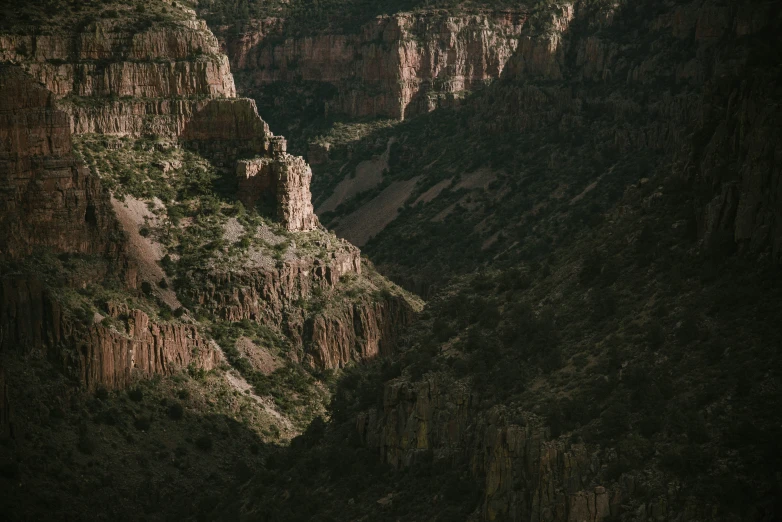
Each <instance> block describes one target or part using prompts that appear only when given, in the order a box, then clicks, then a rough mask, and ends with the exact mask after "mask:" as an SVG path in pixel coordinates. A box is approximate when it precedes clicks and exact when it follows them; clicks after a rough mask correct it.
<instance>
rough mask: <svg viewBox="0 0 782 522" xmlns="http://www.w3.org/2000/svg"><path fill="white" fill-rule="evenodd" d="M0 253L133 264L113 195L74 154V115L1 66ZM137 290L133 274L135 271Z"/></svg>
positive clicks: (32, 83) (19, 74)
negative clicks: (43, 251) (45, 253)
mask: <svg viewBox="0 0 782 522" xmlns="http://www.w3.org/2000/svg"><path fill="white" fill-rule="evenodd" d="M0 172H1V173H2V174H0V176H1V177H0V194H1V195H2V197H0V255H2V256H3V257H4V258H7V259H15V258H20V257H23V256H25V255H29V254H30V253H32V251H33V250H34V249H35V248H37V247H50V248H53V249H55V250H57V251H59V252H67V253H79V254H97V255H106V256H109V257H112V258H114V259H115V260H116V262H117V263H118V264H119V266H118V268H121V267H122V265H124V264H126V261H125V260H124V259H123V257H124V246H123V244H122V241H121V234H120V233H119V230H120V229H119V225H118V223H117V221H116V219H115V217H114V215H113V212H112V210H111V205H110V202H109V196H108V193H106V192H105V191H103V190H102V189H101V186H100V183H99V182H98V180H97V178H96V177H95V176H92V175H90V173H89V171H88V170H87V169H86V168H85V167H84V166H83V165H80V164H79V163H78V162H77V161H76V159H75V158H74V156H73V155H72V153H71V132H70V129H69V127H68V115H67V114H66V113H64V112H63V111H60V110H58V109H57V108H56V107H55V106H54V101H53V97H52V95H51V93H50V92H48V91H47V90H46V89H45V88H44V87H42V86H40V85H39V84H37V83H36V82H35V81H34V80H32V78H30V77H29V76H27V75H26V74H25V73H24V72H22V71H21V70H19V69H18V68H15V67H5V66H0ZM129 278H130V282H131V286H132V285H133V281H132V279H133V275H132V270H131V272H130V273H129Z"/></svg>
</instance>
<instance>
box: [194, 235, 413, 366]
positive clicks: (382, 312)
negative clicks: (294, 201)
mask: <svg viewBox="0 0 782 522" xmlns="http://www.w3.org/2000/svg"><path fill="white" fill-rule="evenodd" d="M324 241H325V242H328V241H329V240H324ZM323 247H324V248H326V249H328V251H330V252H331V253H329V254H328V255H327V256H325V257H324V258H318V257H312V256H302V255H299V254H296V253H295V252H294V253H292V254H288V255H286V256H285V258H284V259H283V260H281V261H280V262H278V263H268V262H265V261H263V260H261V262H260V263H258V264H254V263H249V264H246V265H245V266H243V267H242V269H241V270H233V271H221V270H218V269H214V270H211V271H209V272H207V273H202V274H194V275H193V277H194V278H196V284H194V285H191V286H190V287H189V288H188V289H187V290H186V291H185V295H186V298H187V299H188V300H189V301H190V302H193V303H194V304H195V305H197V306H199V307H201V308H202V309H204V310H207V311H209V313H211V314H214V315H215V316H217V317H219V318H221V319H223V320H226V321H229V322H236V321H242V320H244V319H249V320H251V321H256V322H259V323H261V324H265V325H269V326H274V327H275V328H277V329H278V330H279V331H281V332H283V333H284V334H285V336H286V337H287V338H288V339H289V340H290V342H291V344H292V345H293V347H294V349H295V353H296V356H295V357H296V358H297V359H299V360H300V361H302V362H304V363H305V364H307V365H308V366H311V367H316V368H340V367H343V366H345V365H346V364H348V363H349V362H352V361H360V360H364V359H371V358H374V357H376V356H377V355H380V354H388V353H391V351H392V350H393V348H394V344H395V342H396V338H397V336H398V333H399V330H400V329H402V328H403V327H404V326H405V325H407V324H409V323H410V322H412V320H413V318H414V316H415V313H416V312H417V311H418V306H417V304H416V303H413V302H411V301H409V300H408V299H406V298H405V297H403V296H402V295H397V294H392V293H387V294H384V293H381V294H378V295H375V294H374V292H376V291H379V288H378V287H376V286H373V284H372V283H370V284H369V287H368V289H367V288H364V287H361V289H360V291H359V290H357V291H356V294H357V295H355V296H352V297H351V296H348V295H346V294H345V293H344V291H342V288H343V287H344V286H345V285H346V284H350V282H355V281H358V282H359V283H361V282H363V281H365V278H366V274H365V273H364V272H363V271H362V267H361V256H360V252H359V251H358V249H357V248H355V247H353V246H352V245H350V244H349V243H346V242H344V240H341V241H340V242H339V244H337V245H330V244H323ZM362 284H363V283H362ZM370 291H371V292H373V293H369V292H370ZM307 302H318V303H320V304H317V305H313V306H315V309H313V310H310V311H308V310H306V309H305V306H304V305H302V304H301V303H307Z"/></svg>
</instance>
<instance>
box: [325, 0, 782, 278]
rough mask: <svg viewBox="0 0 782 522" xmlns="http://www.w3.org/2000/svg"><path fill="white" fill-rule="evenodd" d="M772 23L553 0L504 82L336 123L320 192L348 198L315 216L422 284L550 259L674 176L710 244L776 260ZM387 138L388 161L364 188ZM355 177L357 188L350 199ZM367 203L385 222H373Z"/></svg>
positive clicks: (525, 35)
mask: <svg viewBox="0 0 782 522" xmlns="http://www.w3.org/2000/svg"><path fill="white" fill-rule="evenodd" d="M778 26H779V11H778V10H777V9H776V7H775V6H772V5H767V4H757V5H756V4H755V3H745V4H741V5H738V4H731V5H728V4H726V3H720V2H680V3H676V4H671V5H665V6H662V5H660V6H653V5H651V3H646V2H628V3H626V4H621V5H612V4H610V3H608V2H587V1H582V2H573V3H567V4H563V5H561V6H558V5H552V6H551V8H550V9H548V10H546V11H542V12H541V13H538V14H536V15H535V16H534V17H531V18H530V19H529V20H528V21H527V22H526V25H525V26H524V28H523V29H522V32H521V36H520V38H519V43H518V46H517V48H516V52H515V53H514V54H513V55H512V56H511V57H510V58H509V59H508V61H507V63H506V66H505V68H504V71H503V75H502V78H501V79H500V81H497V82H494V83H493V84H492V85H491V86H490V87H488V88H487V89H484V90H483V91H481V92H479V93H476V94H475V95H473V96H470V97H468V98H467V100H466V101H465V103H464V104H462V106H461V107H460V108H459V109H454V110H448V109H445V110H442V111H435V112H433V113H431V114H428V115H423V116H422V117H420V118H415V119H412V120H410V121H407V122H403V123H401V124H397V125H393V126H390V127H378V128H377V129H375V130H372V131H370V132H367V133H365V135H363V136H361V137H359V138H357V139H352V140H345V139H342V143H340V137H339V134H340V133H343V134H344V131H343V130H342V129H338V128H335V129H334V130H333V131H330V133H327V134H325V135H324V136H323V137H322V139H321V141H323V142H327V143H330V144H331V145H332V146H331V147H330V150H329V152H328V158H330V159H328V160H327V161H326V162H324V163H321V164H319V165H318V166H317V168H316V179H317V182H316V183H314V186H313V194H314V198H315V202H316V207H319V206H320V204H323V203H324V202H326V201H328V202H332V201H335V200H336V201H339V204H338V205H336V206H335V205H330V206H329V207H328V212H321V215H320V218H321V220H322V222H323V223H324V224H325V225H326V226H328V227H331V228H334V229H335V230H337V231H344V232H343V233H345V234H349V235H346V236H345V237H347V238H348V239H351V238H358V237H368V234H369V235H373V236H374V238H373V239H372V240H371V241H369V242H367V243H366V244H364V245H363V246H362V248H363V249H364V251H365V252H366V253H367V254H368V255H369V256H370V257H371V258H372V259H373V260H374V261H375V262H376V263H377V264H378V266H379V267H380V268H381V270H383V271H384V273H386V274H388V275H391V276H392V277H394V278H396V280H397V281H398V282H403V283H404V284H406V285H409V287H410V288H416V289H417V290H419V291H422V292H425V291H427V290H426V289H425V288H424V286H426V285H430V284H431V283H433V282H436V280H437V279H439V278H440V277H439V275H438V274H444V273H449V272H450V271H462V270H466V271H470V270H471V269H472V268H473V267H474V266H475V265H476V263H492V262H493V261H492V260H494V259H497V258H498V256H500V258H501V259H506V260H507V261H508V262H512V260H514V259H538V258H540V256H542V255H545V252H546V251H550V249H551V248H552V246H553V245H555V244H558V243H559V242H560V241H562V240H564V238H566V237H567V236H568V235H569V234H571V233H572V232H573V231H574V227H575V226H576V225H577V224H578V223H594V222H598V221H599V220H600V219H602V217H601V216H604V215H605V211H606V210H607V209H609V208H611V206H612V205H613V204H615V202H616V201H617V200H618V198H619V197H620V196H621V194H622V192H623V190H624V189H625V187H626V186H627V185H629V184H632V183H636V182H638V180H640V179H643V178H649V177H650V176H651V175H652V174H653V173H655V172H656V171H658V170H664V171H668V172H675V173H676V174H677V176H678V177H679V179H680V181H681V183H682V186H687V187H688V190H690V191H691V192H690V193H691V194H697V200H698V201H697V202H696V203H695V206H696V207H697V209H696V210H695V212H694V214H693V216H692V217H691V218H688V219H690V220H691V221H693V222H694V223H696V225H695V227H696V228H697V229H698V231H699V232H698V233H699V238H700V239H702V240H704V241H703V246H705V247H706V248H712V246H715V245H716V246H717V248H723V247H727V248H728V249H730V248H734V249H735V248H738V249H740V250H742V251H744V252H747V253H749V254H750V255H753V256H755V255H759V256H763V255H766V254H769V255H771V256H772V257H774V258H776V259H779V254H778V250H779V247H778V232H777V231H778V224H777V223H776V221H777V218H776V217H774V215H775V210H773V209H774V208H776V207H778V205H779V201H778V195H777V194H778V189H777V187H778V182H777V181H775V180H777V179H778V177H779V173H778V166H777V163H776V162H773V161H771V158H773V157H775V155H778V147H779V145H778V144H779V136H778V134H777V131H776V129H775V128H773V125H771V123H770V122H772V121H774V120H775V118H776V115H777V113H778V110H779V100H780V92H779V87H778V85H777V83H778V82H776V80H775V78H776V76H777V75H778V50H777V48H776V47H773V46H772V47H769V46H768V45H767V44H766V42H767V41H768V39H769V38H771V37H772V35H773V34H775V32H776V31H777V30H778ZM630 34H635V35H638V37H631V36H630ZM392 139H393V140H394V142H393V143H394V144H393V147H392V150H391V154H390V156H389V161H388V167H387V171H386V172H385V173H384V175H383V176H382V177H381V176H376V177H374V178H372V180H371V183H370V182H367V184H368V186H367V185H361V183H360V181H361V179H362V174H363V171H362V169H363V168H364V165H365V164H366V163H365V162H370V161H374V160H375V159H376V158H379V157H383V155H384V154H385V150H386V148H387V147H388V146H389V143H391V142H390V141H389V140H392ZM352 176H355V178H356V180H357V181H351V177H352ZM348 183H353V184H354V185H356V186H359V185H361V187H362V189H363V190H356V191H354V192H353V193H349V194H348V197H343V198H341V199H340V198H339V197H337V196H339V194H340V193H341V192H340V191H342V190H343V185H344V184H348ZM403 189H404V190H403ZM372 207H375V208H377V207H380V208H383V209H384V211H386V212H387V213H388V215H389V216H390V217H391V218H392V219H386V220H384V221H382V222H380V223H379V225H380V226H379V225H378V222H375V221H373V222H371V223H370V222H367V220H366V213H367V211H368V209H369V208H372ZM364 223H366V225H364ZM363 227H366V229H367V234H361V232H362V229H363ZM357 231H358V232H357ZM369 232H371V234H370V233H369ZM401 243H404V244H406V245H408V248H406V249H399V248H398V247H397V245H399V244H401ZM731 245H732V247H731ZM465 252H466V255H465V254H464V253H465ZM422 259H423V260H425V263H424V264H425V265H427V266H425V267H424V268H423V273H422V272H421V268H422V266H421V260H422ZM444 266H447V267H448V268H449V270H443V267H444ZM411 274H415V275H414V276H412V277H411Z"/></svg>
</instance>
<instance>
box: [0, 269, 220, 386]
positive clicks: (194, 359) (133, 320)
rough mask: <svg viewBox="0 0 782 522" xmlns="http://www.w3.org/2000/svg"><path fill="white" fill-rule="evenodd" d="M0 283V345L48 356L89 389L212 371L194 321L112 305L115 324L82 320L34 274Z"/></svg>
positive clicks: (209, 352) (212, 357) (211, 354)
mask: <svg viewBox="0 0 782 522" xmlns="http://www.w3.org/2000/svg"><path fill="white" fill-rule="evenodd" d="M0 285H2V302H0V325H2V336H1V337H0V350H1V351H16V352H18V353H21V354H23V355H29V354H32V355H35V356H44V357H47V358H48V359H49V360H51V361H53V362H55V363H56V364H57V366H59V368H60V369H62V370H63V371H64V372H65V374H66V375H68V376H69V377H71V378H72V379H73V380H74V381H75V382H76V383H78V384H80V385H81V386H84V387H85V388H87V389H89V390H94V389H96V388H98V387H104V388H107V389H117V388H126V387H128V386H129V385H130V384H132V382H133V381H134V380H136V379H139V378H149V377H152V376H153V375H170V374H172V373H174V372H175V371H179V370H181V369H182V368H186V367H188V366H190V365H193V366H194V367H196V368H202V369H205V370H210V369H212V368H213V367H215V366H216V364H217V362H218V356H217V354H216V352H215V351H214V350H213V348H212V347H211V346H210V345H209V343H207V342H206V341H205V340H203V339H202V338H201V336H200V335H199V333H198V331H197V329H196V328H195V326H192V325H185V324H173V323H172V324H165V323H163V324H159V323H155V322H154V321H151V320H150V318H149V316H148V315H147V314H145V313H144V312H142V311H140V310H131V309H128V307H127V306H125V305H119V306H117V305H112V304H109V310H108V316H109V317H112V318H114V319H116V321H114V322H113V326H111V327H109V326H104V325H103V324H102V323H101V324H92V323H91V322H87V323H86V324H85V322H84V319H83V318H82V319H79V318H77V317H74V316H73V315H72V313H69V312H68V311H67V310H66V309H65V308H64V307H63V305H62V304H61V302H60V300H59V299H58V298H57V297H56V295H53V294H52V293H51V291H49V290H48V289H47V288H46V287H45V286H44V285H43V284H42V283H41V282H40V281H38V280H37V279H35V278H28V277H15V276H8V277H4V278H3V279H2V281H1V282H0ZM118 325H120V328H118Z"/></svg>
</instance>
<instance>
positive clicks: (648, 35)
mask: <svg viewBox="0 0 782 522" xmlns="http://www.w3.org/2000/svg"><path fill="white" fill-rule="evenodd" d="M454 13H455V11H454ZM454 13H451V14H454ZM780 14H781V11H780V8H779V6H778V5H776V4H774V3H766V2H744V3H741V4H735V3H728V2H719V1H698V2H686V1H681V2H674V1H671V2H664V3H660V2H644V1H637V2H631V1H628V2H621V3H615V2H612V3H609V2H573V3H561V4H558V5H554V4H553V3H550V4H549V3H547V5H546V6H542V7H541V6H536V10H535V13H534V14H533V13H532V12H531V10H530V16H529V18H528V19H527V20H525V22H524V23H523V24H522V28H521V30H520V33H519V36H518V45H517V47H516V50H515V52H514V53H513V55H512V56H511V57H510V58H509V59H508V61H507V62H506V64H505V66H504V68H503V72H502V75H501V78H499V80H498V81H495V82H493V83H492V84H491V85H488V86H487V87H486V88H484V89H482V90H481V91H480V92H477V93H474V94H470V95H468V96H466V97H465V99H464V100H463V101H462V103H461V104H460V105H459V106H458V107H440V108H438V109H437V110H434V111H433V112H431V113H429V114H419V115H418V116H416V117H413V118H405V121H398V120H397V121H395V120H393V119H392V120H377V121H347V122H341V123H337V124H336V125H333V127H331V128H330V129H329V130H327V131H325V132H324V134H323V135H322V136H321V137H319V138H318V139H317V140H316V145H315V146H314V147H312V149H311V151H312V156H311V157H312V158H313V159H314V160H315V159H316V158H317V159H316V161H315V162H316V166H315V174H316V177H315V179H316V181H315V182H314V185H313V194H314V195H315V203H316V205H315V206H316V209H319V213H320V218H321V220H322V221H323V222H324V223H326V224H327V225H328V226H331V227H334V228H335V230H336V231H337V233H338V234H340V235H342V236H343V237H346V238H348V239H350V240H351V241H354V242H356V243H359V244H363V245H364V250H365V251H366V252H368V254H369V256H370V257H371V258H372V259H373V260H374V261H375V262H376V263H378V266H379V267H380V270H381V271H382V272H384V273H385V274H388V275H391V276H392V277H393V278H394V279H395V280H397V281H398V282H400V283H403V284H405V285H406V286H408V287H409V288H413V289H416V290H418V291H420V292H422V293H426V294H427V295H430V296H431V299H430V301H429V305H428V306H427V308H426V309H425V311H424V312H423V314H422V315H421V316H420V317H419V319H418V321H416V323H415V324H414V325H413V327H412V329H411V330H410V331H409V332H408V334H407V335H406V336H405V337H404V344H403V350H402V353H401V355H399V356H397V357H392V358H390V359H389V360H387V361H384V362H382V363H377V364H376V365H374V366H372V367H369V368H363V369H357V370H356V371H355V373H351V374H349V375H347V376H345V377H344V379H343V380H342V381H341V383H340V385H339V387H338V391H337V394H336V396H335V400H334V402H332V405H331V408H330V413H331V422H330V423H328V424H327V425H325V426H322V425H313V426H311V428H310V430H309V431H308V433H307V434H306V435H305V436H304V437H302V438H301V439H297V441H296V443H294V444H293V445H292V446H291V448H289V449H286V450H284V451H282V452H280V453H279V454H276V455H275V456H274V457H273V458H272V459H271V462H272V464H270V468H271V470H266V471H264V472H261V473H259V476H257V477H256V478H255V479H254V480H253V481H252V482H251V484H250V486H248V487H247V488H245V490H244V492H243V494H242V495H240V499H239V500H236V501H227V502H226V505H230V506H241V508H242V509H243V510H244V512H245V513H246V516H247V517H248V518H249V519H258V520H345V519H348V520H394V521H396V520H410V521H412V520H519V521H526V520H557V521H558V520H562V521H565V520H568V521H570V520H592V521H600V520H627V521H630V520H632V521H646V520H715V521H716V520H769V521H770V520H775V519H777V518H779V516H780V510H782V506H780V504H779V501H778V498H780V484H779V481H778V477H777V476H776V471H775V470H776V469H777V468H778V465H779V463H778V456H777V452H776V451H775V445H774V442H773V441H774V440H776V439H777V438H778V436H779V433H778V432H779V429H778V426H779V423H780V418H779V412H780V411H782V410H780V405H779V404H777V403H778V394H777V393H776V390H777V383H778V380H779V378H780V371H781V369H782V365H781V364H780V361H779V358H778V354H777V353H776V351H775V349H774V347H775V346H776V345H778V344H779V339H780V334H782V332H780V331H779V329H778V328H777V326H776V324H777V322H778V321H776V316H777V312H776V311H777V310H778V308H779V305H780V298H781V297H782V294H780V281H779V276H778V263H779V243H778V241H779V239H778V230H779V222H778V216H779V209H780V206H781V205H780V203H781V202H780V200H779V191H778V186H779V176H780V173H779V162H778V161H775V158H777V156H779V146H780V143H782V137H781V136H780V135H779V126H778V125H777V124H776V123H775V122H776V121H778V120H779V110H780V104H779V102H780V90H779V80H780V74H779V73H780V70H779V63H780V60H779V58H780V56H779V51H780V46H779V45H776V42H777V41H778V37H777V36H776V35H777V34H778V32H779V29H780V21H781V20H780ZM405 16H408V15H407V14H404V15H401V14H400V15H392V17H391V18H395V17H396V18H397V19H399V18H402V17H405ZM330 31H332V32H333V34H340V32H339V31H333V28H325V29H324V28H319V29H318V31H313V34H314V35H316V36H315V37H314V38H324V36H323V35H324V34H327V35H331V34H332V33H331V32H330ZM291 38H293V37H291ZM286 41H291V42H293V41H295V39H294V40H286ZM268 45H269V46H271V45H281V44H279V43H278V42H277V41H275V40H274V39H271V40H270V42H269V43H268ZM258 47H259V48H263V39H261V42H260V43H259V44H258ZM287 49H296V47H295V45H292V46H291V47H288V48H287ZM240 56H241V54H240ZM273 56H275V58H277V57H282V56H286V55H285V54H283V53H282V51H279V52H278V54H274V55H273ZM308 60H309V61H307V62H306V63H307V67H309V68H312V67H315V64H316V63H317V62H313V61H312V60H311V59H310V58H308ZM321 60H322V62H321V63H322V64H323V66H324V67H326V66H328V64H330V63H331V62H330V57H325V56H324V57H321ZM250 69H252V65H251V66H250ZM281 70H282V69H281ZM305 73H306V68H305ZM254 74H256V75H257V76H256V77H261V76H264V75H267V74H270V73H267V72H265V70H264V72H262V73H259V72H255V73H254ZM274 74H277V73H276V72H275V73H274ZM279 74H283V73H279ZM359 77H360V75H359ZM398 78H399V79H402V77H401V76H400V77H398ZM289 83H294V82H290V81H289ZM275 88H277V87H275ZM279 89H280V90H278V91H275V96H276V99H275V103H276V104H277V105H278V106H279V108H278V110H284V109H285V107H287V100H296V101H295V102H291V105H295V104H300V100H301V99H300V98H298V97H296V96H295V95H294V96H290V97H286V96H288V95H286V94H285V93H284V92H283V90H282V87H279ZM337 90H339V87H338V86H337ZM384 116H393V117H399V116H401V115H400V114H384ZM303 121H304V120H303ZM307 121H308V120H307ZM332 123H333V122H332ZM329 124H330V123H329V122H326V126H328V125H329ZM373 456H375V457H377V458H378V459H379V462H378V461H376V460H374V459H373ZM272 470H273V471H272ZM280 474H282V475H283V477H282V478H280V476H279V475H280ZM367 477H370V478H369V479H367ZM313 492H314V494H313Z"/></svg>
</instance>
